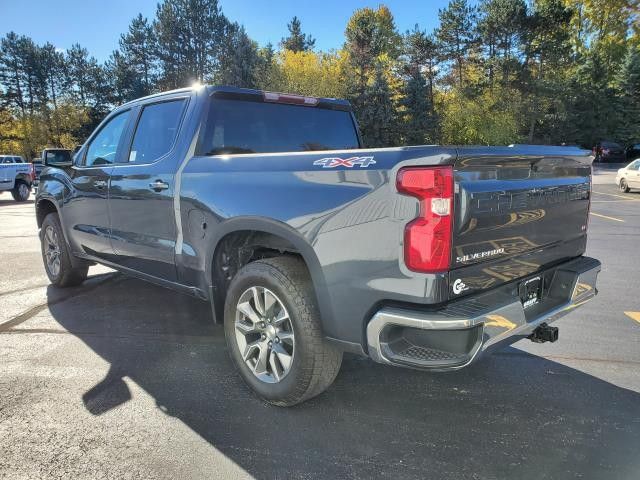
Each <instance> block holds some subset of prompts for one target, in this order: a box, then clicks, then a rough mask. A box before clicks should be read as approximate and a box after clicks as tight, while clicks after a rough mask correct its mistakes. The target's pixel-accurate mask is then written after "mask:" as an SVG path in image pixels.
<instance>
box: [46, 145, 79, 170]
mask: <svg viewBox="0 0 640 480" xmlns="http://www.w3.org/2000/svg"><path fill="white" fill-rule="evenodd" d="M42 164H43V165H45V166H47V167H55V168H65V167H70V166H71V165H73V160H72V158H71V150H63V149H51V150H49V149H45V150H43V152H42Z"/></svg>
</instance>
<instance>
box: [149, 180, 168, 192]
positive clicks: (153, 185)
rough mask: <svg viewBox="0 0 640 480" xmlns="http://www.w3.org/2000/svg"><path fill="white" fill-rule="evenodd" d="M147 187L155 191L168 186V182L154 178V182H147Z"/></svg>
mask: <svg viewBox="0 0 640 480" xmlns="http://www.w3.org/2000/svg"><path fill="white" fill-rule="evenodd" d="M149 188H150V189H151V190H155V191H156V192H160V191H162V190H166V189H167V188H169V184H168V183H165V182H163V181H162V180H156V181H155V182H153V183H150V184H149Z"/></svg>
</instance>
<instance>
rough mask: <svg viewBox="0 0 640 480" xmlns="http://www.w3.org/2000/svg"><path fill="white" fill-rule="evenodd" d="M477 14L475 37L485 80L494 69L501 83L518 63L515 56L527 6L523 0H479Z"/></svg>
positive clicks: (521, 38) (517, 51) (490, 81)
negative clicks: (481, 53)
mask: <svg viewBox="0 0 640 480" xmlns="http://www.w3.org/2000/svg"><path fill="white" fill-rule="evenodd" d="M479 13H480V18H479V20H478V36H479V38H480V41H481V43H482V46H483V48H484V49H485V52H484V53H485V63H486V65H487V71H488V76H489V83H490V84H492V83H493V80H494V71H495V69H496V68H498V69H500V70H501V71H502V75H501V77H502V78H501V80H502V83H503V84H504V83H506V82H507V81H508V79H509V75H510V74H511V72H512V71H514V70H516V67H517V66H518V65H519V64H518V60H517V55H518V53H519V51H521V47H522V40H523V35H524V29H525V23H526V16H527V5H526V3H525V2H524V0H482V2H481V3H480V7H479Z"/></svg>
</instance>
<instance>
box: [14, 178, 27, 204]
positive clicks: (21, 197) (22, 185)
mask: <svg viewBox="0 0 640 480" xmlns="http://www.w3.org/2000/svg"><path fill="white" fill-rule="evenodd" d="M30 194H31V187H29V185H28V184H27V182H25V181H24V180H17V181H16V185H15V187H14V188H13V190H11V195H12V196H13V199H14V200H15V201H16V202H26V201H27V200H28V199H29V195H30Z"/></svg>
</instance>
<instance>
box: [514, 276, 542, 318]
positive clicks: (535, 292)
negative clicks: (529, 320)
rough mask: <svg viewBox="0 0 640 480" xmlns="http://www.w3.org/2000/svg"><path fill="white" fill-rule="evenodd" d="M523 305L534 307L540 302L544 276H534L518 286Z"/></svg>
mask: <svg viewBox="0 0 640 480" xmlns="http://www.w3.org/2000/svg"><path fill="white" fill-rule="evenodd" d="M518 291H519V293H520V300H521V301H522V306H523V307H524V308H525V310H526V309H527V308H530V307H533V306H534V305H536V304H537V303H539V302H540V299H541V298H542V277H533V278H530V279H528V280H525V281H524V282H522V283H520V286H519V287H518Z"/></svg>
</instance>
